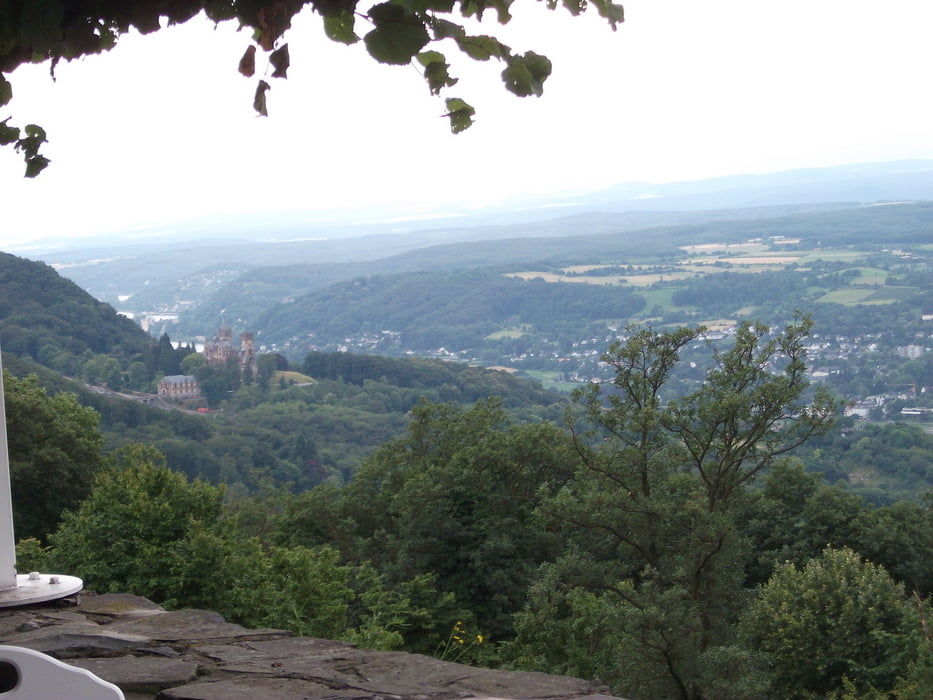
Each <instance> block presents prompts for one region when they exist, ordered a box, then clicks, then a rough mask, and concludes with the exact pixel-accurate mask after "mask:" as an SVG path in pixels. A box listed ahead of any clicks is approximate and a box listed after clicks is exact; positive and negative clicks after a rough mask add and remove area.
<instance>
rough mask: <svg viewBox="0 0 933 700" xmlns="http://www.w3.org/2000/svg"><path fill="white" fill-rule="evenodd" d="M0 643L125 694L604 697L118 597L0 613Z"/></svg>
mask: <svg viewBox="0 0 933 700" xmlns="http://www.w3.org/2000/svg"><path fill="white" fill-rule="evenodd" d="M0 644H11V645H15V646H21V647H27V648H29V649H35V650H37V651H41V652H44V653H46V654H49V655H50V656H54V657H55V658H58V659H61V660H62V661H65V662H66V663H69V664H72V665H74V666H78V667H80V668H84V669H87V670H89V671H91V672H92V673H94V674H95V675H97V676H99V677H100V678H103V679H104V680H108V681H110V682H111V683H115V684H116V685H118V686H119V687H120V688H121V689H122V690H123V692H124V694H125V695H126V698H127V700H153V699H158V700H240V699H241V698H242V699H243V700H246V699H249V700H255V699H257V698H262V699H263V700H298V699H299V698H301V699H303V700H324V699H325V698H327V699H329V700H337V699H341V700H454V699H456V698H475V699H477V700H480V699H482V700H562V699H566V700H614V699H613V698H612V697H611V696H610V695H609V694H608V693H609V691H608V690H607V689H606V688H605V687H603V686H601V685H600V684H598V683H594V682H590V681H583V680H579V679H576V678H568V677H566V676H549V675H547V674H543V673H525V672H519V671H494V670H490V669H482V668H473V667H471V666H462V665H460V664H454V663H449V662H446V661H439V660H437V659H433V658H431V657H428V656H420V655H418V654H405V653H401V652H375V651H367V650H364V649H358V648H356V647H354V646H353V645H352V644H347V643H345V642H334V641H329V640H324V639H313V638H309V637H297V636H295V635H293V634H291V633H290V632H285V631H282V630H273V629H257V630H251V629H246V628H244V627H241V626H239V625H235V624H232V623H229V622H227V621H226V620H224V619H223V617H221V616H220V615H218V614H217V613H214V612H209V611H206V610H176V611H171V612H169V611H166V610H164V609H163V608H161V607H159V606H158V605H156V604H155V603H152V602H151V601H149V600H146V599H145V598H139V597H137V596H130V595H120V594H107V595H93V594H89V593H83V594H81V595H80V596H78V598H77V600H75V599H71V600H70V601H58V602H55V603H45V604H40V605H35V606H28V607H21V608H13V609H10V608H7V609H3V610H0Z"/></svg>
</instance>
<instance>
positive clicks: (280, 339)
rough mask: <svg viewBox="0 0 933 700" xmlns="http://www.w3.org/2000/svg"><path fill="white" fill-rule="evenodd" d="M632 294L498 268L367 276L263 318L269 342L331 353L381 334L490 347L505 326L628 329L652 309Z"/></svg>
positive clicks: (562, 330)
mask: <svg viewBox="0 0 933 700" xmlns="http://www.w3.org/2000/svg"><path fill="white" fill-rule="evenodd" d="M644 303H645V302H644V300H643V299H641V298H640V297H637V296H635V295H634V294H633V293H632V290H629V289H624V288H618V287H615V288H613V287H598V286H593V285H570V284H567V285H555V284H547V283H546V282H544V281H543V280H528V281H525V280H521V279H516V278H511V277H506V276H503V275H502V274H499V273H496V272H494V271H491V270H483V269H479V270H469V271H457V272H447V273H444V272H418V273H410V274H405V275H393V276H384V277H382V276H380V277H367V278H359V279H356V280H353V281H351V282H346V283H342V284H338V285H334V286H331V287H328V288H327V289H326V290H322V291H321V292H318V293H315V294H312V295H307V296H305V297H300V298H298V299H295V301H294V302H293V303H289V304H282V305H279V306H278V307H276V308H275V309H273V310H272V311H271V312H269V313H267V314H264V315H263V316H262V317H260V318H259V319H258V320H257V324H258V325H259V327H261V328H263V329H268V330H265V331H264V332H263V335H262V341H263V342H264V343H269V344H271V345H273V347H274V346H275V345H277V344H281V345H283V346H285V345H286V344H290V345H295V344H296V341H299V339H300V340H303V341H304V344H305V345H306V346H307V345H310V346H314V345H315V344H316V343H315V338H320V339H321V341H320V342H321V344H322V346H323V347H324V348H326V349H332V348H333V346H334V340H335V339H339V338H359V337H362V336H366V335H369V336H375V337H377V338H380V341H381V342H383V343H384V344H385V345H388V346H391V344H392V343H393V340H394V338H393V336H392V335H391V334H390V335H388V336H380V334H381V332H382V331H383V330H389V331H391V332H396V333H397V332H398V329H403V330H402V333H403V334H404V337H403V338H399V339H398V340H399V342H400V344H401V346H402V347H404V348H406V349H413V350H416V351H417V350H421V351H425V350H429V349H431V348H439V347H443V346H445V345H446V346H449V347H450V348H452V349H456V350H461V349H463V348H472V347H477V346H479V345H482V343H483V341H484V339H485V338H486V336H488V335H490V334H493V333H495V332H497V331H500V330H502V329H503V328H504V327H506V328H508V327H518V328H521V327H522V326H523V325H525V324H529V325H531V326H533V327H534V328H535V329H537V330H538V331H539V332H542V333H552V334H554V335H558V334H563V335H570V336H573V335H583V334H585V333H586V329H587V326H588V325H589V323H590V322H591V321H592V320H593V319H611V320H614V321H615V322H616V323H618V324H619V325H623V324H624V322H625V319H627V318H630V317H631V316H633V315H634V314H636V313H637V312H638V311H640V310H641V308H642V307H643V306H644Z"/></svg>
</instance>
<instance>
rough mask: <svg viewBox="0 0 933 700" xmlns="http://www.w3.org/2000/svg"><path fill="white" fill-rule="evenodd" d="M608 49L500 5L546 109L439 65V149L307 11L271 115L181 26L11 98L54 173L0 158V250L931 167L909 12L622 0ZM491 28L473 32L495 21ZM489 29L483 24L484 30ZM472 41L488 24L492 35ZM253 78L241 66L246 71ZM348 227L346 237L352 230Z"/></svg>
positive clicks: (40, 80) (408, 75) (932, 95)
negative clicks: (544, 70) (601, 192)
mask: <svg viewBox="0 0 933 700" xmlns="http://www.w3.org/2000/svg"><path fill="white" fill-rule="evenodd" d="M623 4H624V5H625V9H626V22H625V23H624V24H623V25H621V26H620V27H619V30H618V31H617V32H612V31H611V30H610V29H609V27H608V25H606V24H605V23H604V22H603V21H602V20H600V19H599V18H598V17H597V16H596V14H595V12H594V11H592V10H591V11H590V13H588V14H589V15H592V16H585V17H580V18H571V17H570V16H569V15H568V14H567V13H566V12H564V11H562V10H560V11H557V12H547V11H545V10H544V9H543V7H541V3H537V2H536V3H532V2H530V0H521V1H520V2H517V3H516V5H515V7H514V8H513V9H514V12H513V14H514V20H513V22H512V24H510V25H509V26H506V27H501V28H500V27H499V26H498V25H496V24H495V23H494V22H493V23H491V24H490V25H489V27H488V28H487V29H486V31H488V32H498V33H499V35H500V37H501V38H502V39H503V41H505V43H507V44H509V45H510V46H512V47H513V49H515V50H520V51H522V52H523V51H524V50H527V49H529V48H533V49H535V50H537V51H538V52H540V53H544V54H546V55H548V56H549V57H550V58H551V59H552V61H553V62H554V71H553V74H552V76H551V77H550V78H549V79H548V81H547V82H546V84H545V94H544V97H542V98H540V99H536V98H526V99H520V98H517V97H514V96H513V95H511V94H510V93H508V92H506V91H505V89H504V88H503V87H502V85H501V82H500V79H499V73H500V71H501V69H502V67H501V65H499V64H496V63H478V64H474V63H473V62H472V61H470V60H469V59H466V58H465V57H464V58H462V59H461V58H460V57H459V56H456V49H451V50H450V51H448V58H450V59H457V60H456V61H455V63H454V67H453V72H454V73H455V74H457V75H459V76H460V77H461V82H460V84H459V85H457V86H456V88H455V89H454V90H452V91H450V92H449V94H450V95H457V96H462V97H463V98H464V99H466V100H467V101H468V102H471V103H472V104H473V105H474V106H475V107H476V109H477V121H476V124H475V125H474V126H473V127H472V128H471V129H470V130H469V131H467V132H465V133H463V134H460V135H458V136H453V135H451V134H450V132H449V128H448V124H447V120H446V119H444V118H442V117H441V115H442V114H443V112H444V105H443V102H442V101H441V100H440V99H439V98H435V97H432V96H430V95H429V94H428V90H427V87H426V85H425V83H424V82H423V80H422V79H421V77H420V76H419V75H418V73H417V71H416V70H415V69H414V68H410V67H405V66H402V67H398V66H382V65H379V64H376V63H375V62H374V61H372V59H370V58H369V57H368V55H367V54H366V52H365V48H364V47H363V46H362V44H361V43H360V44H357V45H355V46H351V47H346V46H343V45H340V44H334V43H332V42H330V41H329V40H327V39H326V37H324V35H323V33H322V32H321V30H320V22H321V21H320V18H319V17H318V16H316V15H314V14H312V13H311V12H310V10H306V11H305V12H304V13H303V14H302V15H301V16H300V17H299V22H298V23H297V24H296V25H295V26H294V27H293V29H292V30H291V32H290V33H289V34H288V35H287V37H286V38H287V40H288V41H289V44H290V49H291V58H292V67H291V69H290V70H289V78H288V80H286V81H281V80H273V79H271V78H267V79H268V80H269V82H271V83H272V84H273V87H272V90H271V91H270V92H269V93H268V104H269V112H270V116H269V117H268V118H259V117H256V116H255V114H254V112H253V110H252V95H253V90H254V88H255V81H256V79H257V78H258V77H260V76H257V78H254V79H252V80H249V79H246V78H243V77H242V76H240V75H239V74H238V73H237V70H236V67H237V63H238V61H239V58H240V55H241V54H242V52H243V50H244V49H245V47H246V46H247V44H248V36H247V35H246V34H245V32H240V33H238V32H237V31H236V29H235V26H233V25H221V26H220V27H217V28H214V26H213V25H212V24H211V23H209V22H207V21H206V20H201V19H199V20H196V21H192V22H189V23H188V24H186V25H182V26H180V27H173V28H171V29H168V30H163V31H160V32H158V33H156V34H154V35H150V36H147V37H139V36H135V35H129V36H126V37H123V38H122V39H121V42H120V44H119V45H118V47H117V48H116V49H115V50H113V51H112V52H110V53H108V54H105V55H102V56H93V57H87V58H84V59H80V60H77V61H74V62H72V63H62V64H61V65H59V67H58V69H57V71H56V77H57V81H56V82H54V83H53V82H52V80H51V79H50V78H49V71H48V66H47V65H42V66H27V67H23V68H20V69H19V70H18V71H16V72H15V73H14V74H13V75H12V76H11V81H12V83H13V89H14V98H13V101H12V102H11V103H10V104H9V105H8V106H7V107H5V108H0V119H3V118H5V117H6V116H9V115H12V116H13V121H14V122H15V123H17V124H24V123H27V122H37V123H39V124H41V125H43V126H44V127H45V128H46V129H47V131H48V133H49V139H50V143H49V144H48V145H47V147H46V149H45V154H46V155H47V156H48V157H50V158H51V159H52V160H53V163H52V165H51V166H50V167H49V168H48V169H47V170H46V171H45V172H44V173H43V174H42V175H41V176H40V177H39V178H37V179H35V180H24V179H23V178H22V171H23V167H22V162H21V160H20V158H19V156H18V155H17V154H14V153H13V152H12V151H11V149H9V148H3V149H0V186H2V192H3V195H2V197H3V201H2V209H0V211H2V217H0V246H5V247H9V246H10V245H11V244H12V243H13V242H25V241H29V240H34V239H36V238H40V237H46V236H55V237H59V236H82V235H83V236H88V235H92V234H98V233H105V232H109V231H127V230H136V229H145V228H148V227H153V226H159V225H164V224H172V223H174V222H179V221H184V220H186V219H191V218H197V217H201V216H212V215H215V214H218V213H225V214H232V215H237V214H239V213H243V212H255V211H260V212H261V211H296V212H301V211H320V210H330V209H337V208H344V207H351V208H360V209H362V208H363V207H366V206H367V205H384V204H393V205H397V207H398V211H399V214H400V215H403V214H406V215H407V214H413V215H417V214H430V213H431V212H435V211H438V210H440V209H443V207H445V206H446V205H449V204H453V205H457V206H471V205H475V204H484V203H489V202H496V201H500V200H502V199H504V198H506V197H508V196H510V195H515V194H522V193H550V192H558V191H561V190H567V189H590V188H601V187H605V186H609V185H612V184H615V183H620V182H630V181H648V182H664V181H674V180H685V179H697V178H704V177H708V176H715V175H724V174H730V173H748V172H770V171H777V170H785V169H791V168H800V167H812V166H823V165H833V164H842V163H856V162H872V161H884V160H895V159H902V158H933V91H931V90H930V88H929V86H930V80H931V77H930V72H931V69H933V41H931V40H930V32H931V28H933V3H931V2H929V1H928V0H888V1H887V2H884V3H879V2H877V0H875V1H874V2H868V1H867V0H782V1H781V2H777V1H776V0H770V1H769V2H764V1H763V0H708V1H707V2H699V1H698V0H629V1H628V2H624V3H623ZM490 15H492V13H490ZM490 19H492V17H490ZM487 23H488V21H487ZM264 66H265V59H264V58H263V59H261V60H260V61H259V62H258V63H257V67H258V68H259V71H260V72H261V71H262V70H263V68H264ZM351 215H352V214H351Z"/></svg>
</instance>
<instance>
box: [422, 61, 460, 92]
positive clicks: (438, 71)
mask: <svg viewBox="0 0 933 700" xmlns="http://www.w3.org/2000/svg"><path fill="white" fill-rule="evenodd" d="M417 58H418V62H419V63H421V65H422V66H424V78H425V80H427V81H428V87H429V88H430V90H431V94H432V95H439V94H440V92H441V90H442V89H444V88H445V87H453V86H454V85H456V84H457V78H453V77H451V75H450V72H449V70H450V65H449V64H448V63H447V59H446V58H445V57H444V54H442V53H440V52H439V51H425V52H423V53H419V54H418V56H417Z"/></svg>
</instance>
